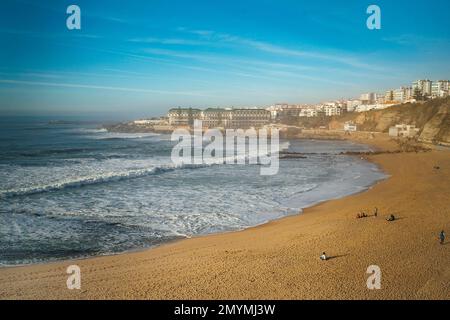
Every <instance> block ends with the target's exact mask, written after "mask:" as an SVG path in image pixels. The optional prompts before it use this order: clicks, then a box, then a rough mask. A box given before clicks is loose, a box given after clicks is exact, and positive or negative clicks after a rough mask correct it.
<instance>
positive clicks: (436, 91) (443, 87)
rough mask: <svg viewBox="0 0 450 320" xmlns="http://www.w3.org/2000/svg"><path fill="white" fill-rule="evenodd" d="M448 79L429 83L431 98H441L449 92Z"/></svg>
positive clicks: (449, 82)
mask: <svg viewBox="0 0 450 320" xmlns="http://www.w3.org/2000/svg"><path fill="white" fill-rule="evenodd" d="M449 89H450V81H449V80H438V81H433V84H432V85H431V96H432V97H433V98H442V97H446V96H448V95H449V94H450V92H449Z"/></svg>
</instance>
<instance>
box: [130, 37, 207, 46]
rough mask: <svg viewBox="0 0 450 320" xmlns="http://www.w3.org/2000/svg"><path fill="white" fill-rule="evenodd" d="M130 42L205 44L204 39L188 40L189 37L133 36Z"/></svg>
mask: <svg viewBox="0 0 450 320" xmlns="http://www.w3.org/2000/svg"><path fill="white" fill-rule="evenodd" d="M129 41H130V42H139V43H157V44H166V45H184V46H203V45H205V44H207V43H206V42H204V41H197V40H189V39H180V38H165V39H161V38H133V39H130V40H129Z"/></svg>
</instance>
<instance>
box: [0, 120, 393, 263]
mask: <svg viewBox="0 0 450 320" xmlns="http://www.w3.org/2000/svg"><path fill="white" fill-rule="evenodd" d="M100 127H101V126H100V124H99V123H83V122H72V123H70V122H66V123H50V122H48V121H47V120H42V119H33V118H10V119H1V121H0V265H3V266H9V265H22V264H31V263H41V262H47V261H55V260H61V259H72V258H82V257H90V256H98V255H107V254H115V253H121V252H125V251H130V250H137V249H143V248H148V247H152V246H156V245H159V244H162V243H166V242H168V241H172V240H176V239H182V238H188V237H192V236H197V235H205V234H210V233H217V232H225V231H233V230H241V229H244V228H248V227H251V226H255V225H259V224H262V223H265V222H267V221H270V220H274V219H278V218H281V217H285V216H288V215H293V214H298V213H299V212H301V209H302V208H305V207H308V206H311V205H313V204H315V203H319V202H321V201H325V200H328V199H333V198H339V197H343V196H345V195H349V194H353V193H356V192H360V191H362V190H365V189H367V188H369V187H370V186H371V185H373V184H374V183H375V182H377V181H379V180H381V179H384V178H385V177H386V176H385V174H384V173H383V172H381V171H380V170H379V169H378V168H377V167H376V166H375V165H374V164H372V163H369V162H366V161H363V160H361V159H359V158H357V157H350V156H345V155H340V154H339V153H341V152H343V151H367V150H369V147H367V146H365V145H360V144H356V143H353V142H349V141H313V140H291V141H281V146H282V148H283V149H284V150H285V151H289V152H302V153H306V154H307V157H306V158H305V159H284V160H283V159H282V160H280V169H279V172H278V174H277V175H274V176H261V175H260V174H259V173H260V166H259V165H224V164H214V165H210V166H205V165H202V166H195V167H194V166H181V167H176V166H174V165H173V164H172V162H171V158H170V154H171V150H172V147H173V146H174V144H175V143H174V142H172V141H171V140H170V135H164V134H152V133H148V134H136V133H134V134H125V133H110V132H107V131H106V130H104V129H99V128H100Z"/></svg>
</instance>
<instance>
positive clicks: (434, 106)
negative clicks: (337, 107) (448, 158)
mask: <svg viewBox="0 0 450 320" xmlns="http://www.w3.org/2000/svg"><path fill="white" fill-rule="evenodd" d="M346 121H353V122H354V123H356V124H357V126H358V130H361V131H373V132H388V131H389V128H390V127H392V126H394V125H396V124H401V123H404V124H414V125H415V126H416V127H417V128H419V129H420V131H419V137H418V138H419V141H423V142H427V143H435V144H444V145H450V98H445V99H434V100H431V101H428V102H426V103H408V104H403V105H397V106H393V107H390V108H387V109H384V110H374V111H368V112H361V113H347V114H345V115H343V116H340V117H333V118H332V119H330V120H329V123H328V127H329V129H332V130H339V129H340V130H342V128H343V127H344V123H345V122H346ZM300 125H302V123H300Z"/></svg>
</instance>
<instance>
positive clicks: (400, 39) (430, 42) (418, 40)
mask: <svg viewBox="0 0 450 320" xmlns="http://www.w3.org/2000/svg"><path fill="white" fill-rule="evenodd" d="M382 40H383V41H386V42H390V43H394V44H397V45H401V46H423V47H427V46H428V47H433V46H438V45H450V40H449V39H438V38H427V37H422V36H419V35H413V34H402V35H398V36H392V37H384V38H382Z"/></svg>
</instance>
